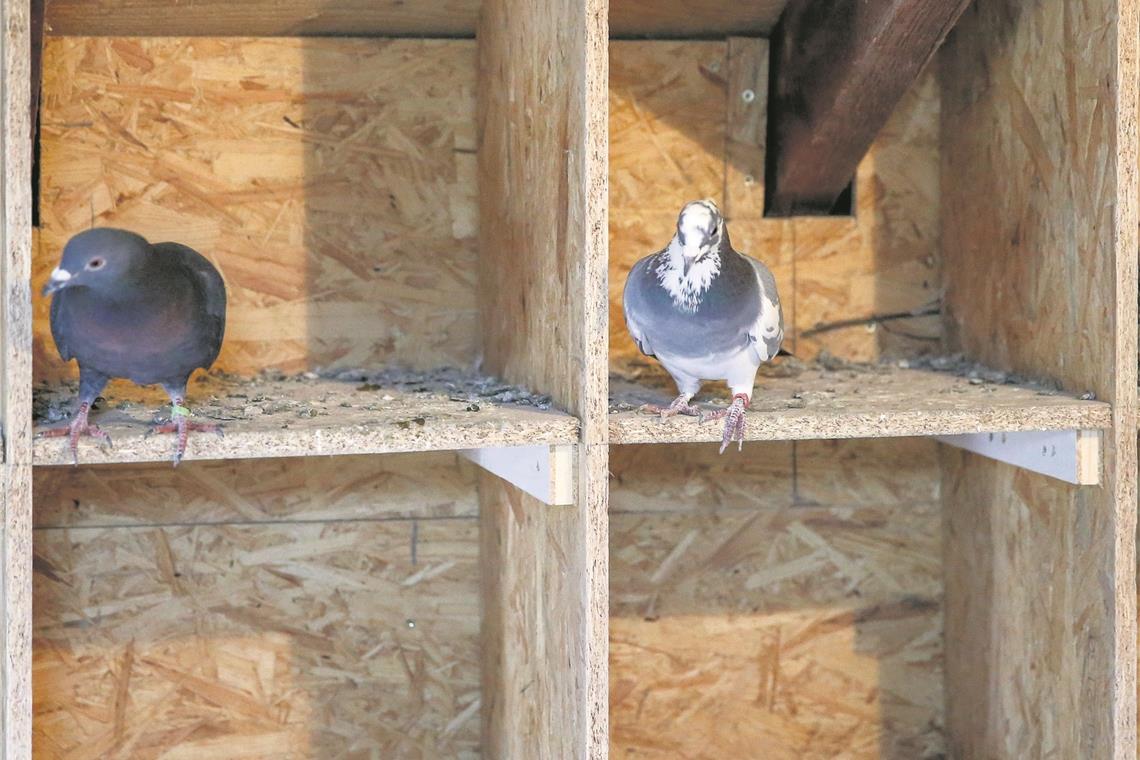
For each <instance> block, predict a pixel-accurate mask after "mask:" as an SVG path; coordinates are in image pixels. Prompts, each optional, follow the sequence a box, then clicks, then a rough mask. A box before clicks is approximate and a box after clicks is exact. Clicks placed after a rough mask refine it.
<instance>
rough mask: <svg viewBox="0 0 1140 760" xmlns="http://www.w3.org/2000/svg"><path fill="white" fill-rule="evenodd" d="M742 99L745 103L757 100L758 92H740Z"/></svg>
mask: <svg viewBox="0 0 1140 760" xmlns="http://www.w3.org/2000/svg"><path fill="white" fill-rule="evenodd" d="M740 99H741V100H743V101H744V102H745V103H751V102H752V101H753V100H756V92H755V91H754V90H745V91H744V92H742V93H740Z"/></svg>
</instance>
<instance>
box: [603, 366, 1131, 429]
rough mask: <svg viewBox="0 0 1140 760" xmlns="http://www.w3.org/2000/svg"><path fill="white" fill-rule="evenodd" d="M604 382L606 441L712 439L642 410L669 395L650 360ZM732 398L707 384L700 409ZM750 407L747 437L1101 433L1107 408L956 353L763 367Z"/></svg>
mask: <svg viewBox="0 0 1140 760" xmlns="http://www.w3.org/2000/svg"><path fill="white" fill-rule="evenodd" d="M626 366H627V367H628V369H629V370H630V371H629V372H627V373H624V374H623V375H618V374H612V375H611V377H610V407H609V408H610V439H611V442H612V443H652V442H658V443H669V442H683V441H706V440H707V441H712V440H715V439H716V438H717V435H716V433H717V430H716V426H715V425H705V424H702V423H701V421H700V420H699V419H698V418H693V417H686V418H683V419H678V418H673V419H666V420H662V419H659V418H658V417H657V416H655V415H649V414H645V413H643V412H640V411H639V410H640V408H641V406H642V405H643V404H661V403H663V402H667V401H668V399H669V398H671V391H672V383H671V381H670V379H669V377H668V376H667V375H665V373H664V372H663V371H661V370H659V369H658V368H657V367H656V366H654V365H651V364H650V363H648V362H643V363H634V362H631V363H629V364H628V365H626ZM727 403H729V397H728V394H727V392H726V391H725V390H724V389H723V387H719V384H717V383H706V384H705V386H704V387H703V388H702V393H701V394H699V395H698V396H697V397H696V399H695V404H696V405H697V406H698V407H701V408H704V409H708V410H710V411H711V410H714V409H717V408H724V406H725V405H726V404H727ZM750 410H751V411H752V412H753V413H754V414H753V415H752V417H754V418H755V419H756V421H757V424H756V425H754V426H752V427H751V428H750V429H749V431H748V434H747V436H746V437H747V439H748V440H796V439H811V438H858V437H875V436H915V435H950V434H954V433H963V432H977V431H978V430H986V429H989V430H1004V431H1017V430H1029V429H1034V430H1042V429H1049V430H1066V429H1102V428H1104V427H1107V426H1108V424H1109V423H1110V419H1111V410H1110V407H1109V406H1108V405H1107V404H1103V403H1098V402H1096V401H1095V400H1093V399H1091V398H1088V394H1085V396H1082V397H1079V398H1078V397H1077V396H1076V395H1070V394H1066V393H1063V392H1062V391H1061V390H1059V389H1058V388H1057V386H1056V385H1055V384H1053V383H1050V382H1047V381H1045V382H1041V381H1039V382H1031V381H1028V380H1027V379H1026V378H1024V377H1022V376H1020V375H1017V374H1015V373H1008V372H1002V371H998V370H993V369H990V368H988V367H984V366H981V365H978V364H976V363H973V362H970V361H968V360H966V359H964V358H963V357H961V356H944V357H927V358H923V359H907V360H901V361H900V360H894V361H882V362H878V363H873V364H871V363H858V362H850V361H847V360H845V359H842V358H839V357H836V356H833V355H830V354H828V353H827V352H823V353H821V354H820V356H819V359H818V360H817V361H814V362H810V363H807V362H802V361H800V360H797V359H795V358H794V357H784V358H781V359H778V360H777V361H776V362H774V363H773V364H771V365H765V366H763V367H761V369H760V373H759V376H758V378H757V381H756V386H755V389H754V392H753V396H752V405H751V407H750Z"/></svg>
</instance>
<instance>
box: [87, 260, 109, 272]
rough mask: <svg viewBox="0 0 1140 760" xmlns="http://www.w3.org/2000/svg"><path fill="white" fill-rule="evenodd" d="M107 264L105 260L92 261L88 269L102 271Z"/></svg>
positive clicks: (88, 264) (88, 263) (89, 262)
mask: <svg viewBox="0 0 1140 760" xmlns="http://www.w3.org/2000/svg"><path fill="white" fill-rule="evenodd" d="M106 263H107V261H106V260H105V259H98V258H96V259H91V260H90V261H88V262H87V268H88V269H90V270H91V271H92V272H94V271H95V270H96V269H102V268H103V266H104V265H105V264H106Z"/></svg>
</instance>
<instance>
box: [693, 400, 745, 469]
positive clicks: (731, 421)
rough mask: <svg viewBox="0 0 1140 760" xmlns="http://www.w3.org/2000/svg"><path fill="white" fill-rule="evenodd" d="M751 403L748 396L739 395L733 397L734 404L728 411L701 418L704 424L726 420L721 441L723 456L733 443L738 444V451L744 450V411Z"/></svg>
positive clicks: (724, 410)
mask: <svg viewBox="0 0 1140 760" xmlns="http://www.w3.org/2000/svg"><path fill="white" fill-rule="evenodd" d="M749 402H750V400H749V398H748V396H747V395H746V394H744V393H737V394H736V395H735V396H733V397H732V404H731V405H730V406H729V407H728V408H727V409H721V410H718V411H716V412H713V413H712V414H709V415H707V416H704V417H702V418H701V421H702V422H705V421H707V420H719V419H720V418H721V417H723V418H724V435H723V436H721V439H720V453H721V454H723V453H724V450H725V449H727V448H728V445H729V444H730V443H732V442H733V441H736V443H737V451H743V450H744V410H745V409H747V408H748V404H749Z"/></svg>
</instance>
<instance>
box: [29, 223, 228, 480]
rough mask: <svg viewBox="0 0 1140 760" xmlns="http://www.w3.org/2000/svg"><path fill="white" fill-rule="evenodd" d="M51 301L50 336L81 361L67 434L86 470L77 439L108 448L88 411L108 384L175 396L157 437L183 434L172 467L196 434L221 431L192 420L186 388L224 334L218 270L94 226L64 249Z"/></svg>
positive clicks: (61, 432) (170, 247)
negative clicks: (117, 381) (122, 382)
mask: <svg viewBox="0 0 1140 760" xmlns="http://www.w3.org/2000/svg"><path fill="white" fill-rule="evenodd" d="M43 292H44V295H45V296H46V295H49V294H53V295H52V303H51V334H52V337H53V338H54V339H55V345H56V347H57V348H58V349H59V355H60V356H62V357H63V358H64V360H70V359H75V360H76V361H77V362H78V363H79V408H78V409H77V410H76V413H75V417H74V418H73V419H72V421H71V424H70V425H68V426H67V427H65V428H59V429H53V430H47V431H44V433H43V435H50V436H65V435H66V436H68V438H69V439H70V441H71V453H72V456H73V458H74V459H75V462H76V464H78V463H79V436H80V435H90V436H92V437H94V438H97V439H98V440H100V441H102V442H103V443H104V444H107V445H110V443H111V440H110V437H109V436H108V435H107V434H106V433H105V432H104V431H102V430H100V429H99V427H98V426H97V425H93V424H90V423H89V422H88V421H87V414H88V412H89V411H90V410H91V404H92V403H93V402H94V401H95V398H96V397H97V396H98V395H99V393H100V392H101V391H102V390H103V388H104V386H106V384H107V381H108V380H110V379H111V378H118V377H121V378H126V379H128V380H130V381H132V382H134V383H138V384H139V385H154V384H156V383H157V384H159V385H161V386H162V387H163V389H164V390H165V391H166V392H167V394H169V395H170V401H171V421H170V422H169V423H166V424H160V425H157V426H156V427H155V428H154V429H153V431H152V432H160V433H177V435H178V438H177V443H176V446H175V451H174V464H175V465H176V466H177V464H178V463H179V462H180V461H181V460H182V455H183V454H184V453H185V452H186V438H187V435H188V434H189V432H190V431H192V430H198V431H208V432H216V433H219V434H220V433H221V428H220V427H219V426H218V425H209V424H202V423H199V422H192V421H191V420H189V419H187V417H188V416H189V414H190V412H189V410H188V409H187V408H186V406H185V401H186V383H187V381H188V380H189V379H190V375H191V374H193V372H194V370H196V369H198V368H199V367H201V368H202V369H208V368H209V367H210V365H211V364H213V363H214V360H215V359H216V358H217V357H218V351H219V350H220V349H221V347H222V336H223V334H224V332H225V328H226V287H225V284H224V283H223V282H222V276H221V275H220V274H219V273H218V270H217V269H215V268H214V265H213V264H211V263H210V262H209V261H207V260H206V258H205V257H204V256H202V255H201V254H200V253H198V252H197V251H195V250H193V249H191V248H187V247H186V246H184V245H179V244H178V243H156V244H154V245H151V244H150V243H148V242H147V241H146V240H145V239H144V238H142V237H140V236H139V235H136V234H134V233H133V232H127V231H126V230H116V229H109V228H107V229H92V230H87V231H86V232H81V233H79V234H78V235H76V236H75V237H73V238H72V239H71V240H69V241H68V243H67V245H66V246H65V247H64V249H63V257H62V260H61V261H60V264H59V266H58V267H56V269H55V270H54V271H53V272H52V273H51V280H49V281H48V284H47V285H45V286H44V291H43Z"/></svg>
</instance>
